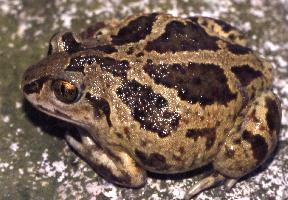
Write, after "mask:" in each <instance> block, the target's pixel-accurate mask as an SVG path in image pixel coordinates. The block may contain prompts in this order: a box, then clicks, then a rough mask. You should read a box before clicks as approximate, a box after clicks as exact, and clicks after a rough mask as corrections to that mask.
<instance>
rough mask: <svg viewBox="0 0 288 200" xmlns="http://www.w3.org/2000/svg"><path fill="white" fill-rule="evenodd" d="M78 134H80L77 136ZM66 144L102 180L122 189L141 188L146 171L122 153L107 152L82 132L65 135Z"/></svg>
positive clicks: (144, 181)
mask: <svg viewBox="0 0 288 200" xmlns="http://www.w3.org/2000/svg"><path fill="white" fill-rule="evenodd" d="M79 133H80V134H79ZM65 139H66V141H67V143H68V144H69V145H70V146H71V147H72V148H73V149H74V150H75V151H76V152H77V153H78V154H79V155H80V156H81V157H82V158H83V159H84V160H85V161H86V162H87V163H88V164H89V165H90V166H91V167H92V168H93V169H94V170H95V171H96V172H97V173H98V174H99V175H100V176H102V177H104V179H106V180H108V181H110V182H112V183H114V184H117V185H121V186H124V187H132V188H135V187H141V186H143V185H144V184H145V183H146V171H145V170H143V169H142V168H140V167H139V166H137V164H136V163H135V162H134V160H133V159H132V158H131V157H130V156H129V155H128V154H126V153H125V152H123V151H120V150H119V151H117V152H116V151H115V152H114V151H113V152H112V151H107V150H104V149H103V148H101V147H100V146H99V145H98V144H96V143H95V142H94V141H93V140H92V139H91V138H90V137H89V136H88V135H87V134H86V132H85V131H83V130H80V129H79V130H78V133H77V135H73V136H72V135H71V134H66V135H65Z"/></svg>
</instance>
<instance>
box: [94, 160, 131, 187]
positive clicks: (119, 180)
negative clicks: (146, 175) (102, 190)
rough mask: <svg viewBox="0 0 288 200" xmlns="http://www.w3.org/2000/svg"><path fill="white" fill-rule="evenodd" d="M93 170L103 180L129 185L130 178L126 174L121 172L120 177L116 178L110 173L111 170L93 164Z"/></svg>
mask: <svg viewBox="0 0 288 200" xmlns="http://www.w3.org/2000/svg"><path fill="white" fill-rule="evenodd" d="M91 166H93V169H94V170H95V171H96V172H97V173H99V174H100V176H102V177H104V178H105V179H107V180H109V181H111V182H113V183H118V184H123V185H131V176H129V174H128V173H127V172H124V171H121V175H119V176H116V175H114V174H113V173H112V171H111V169H109V168H108V167H106V166H104V165H95V163H93V165H91Z"/></svg>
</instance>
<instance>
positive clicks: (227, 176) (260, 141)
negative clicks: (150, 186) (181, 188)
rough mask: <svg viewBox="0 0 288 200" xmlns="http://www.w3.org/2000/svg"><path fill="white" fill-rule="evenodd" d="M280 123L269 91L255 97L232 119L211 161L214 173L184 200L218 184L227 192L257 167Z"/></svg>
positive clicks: (273, 143)
mask: <svg viewBox="0 0 288 200" xmlns="http://www.w3.org/2000/svg"><path fill="white" fill-rule="evenodd" d="M280 123H281V108H280V102H279V100H278V98H277V97H276V96H275V95H274V94H273V93H272V92H266V93H263V94H262V95H261V96H260V97H257V98H256V99H255V100H254V102H253V103H251V105H250V106H247V109H245V111H243V113H242V114H241V115H240V116H239V117H238V118H237V119H236V122H235V124H234V128H233V129H232V130H231V131H230V133H229V135H228V136H227V138H226V140H225V142H224V144H223V145H222V146H221V147H220V149H219V152H218V154H217V156H216V157H215V159H214V161H213V166H214V170H215V172H214V173H213V174H212V175H210V176H208V177H206V178H204V179H202V180H201V181H200V182H199V183H197V184H196V185H195V186H193V187H192V189H191V190H189V192H188V193H187V195H186V199H189V198H191V197H193V196H195V195H196V194H198V193H199V192H201V191H203V190H204V189H207V188H210V187H213V186H215V185H216V184H218V183H220V182H222V181H225V185H226V187H227V188H228V189H230V188H231V187H233V185H234V184H235V183H236V182H237V180H238V179H240V178H241V177H243V176H244V175H246V174H248V173H249V172H251V171H253V170H254V169H255V168H257V167H259V166H260V165H261V164H262V163H263V162H264V161H265V160H266V159H267V158H268V157H269V155H271V153H272V152H273V150H274V148H275V146H276V144H277V141H278V134H279V131H280Z"/></svg>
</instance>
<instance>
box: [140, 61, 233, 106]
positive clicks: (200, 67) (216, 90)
mask: <svg viewBox="0 0 288 200" xmlns="http://www.w3.org/2000/svg"><path fill="white" fill-rule="evenodd" d="M143 68H144V71H145V72H146V73H147V74H148V75H149V76H150V77H151V78H152V79H153V80H154V81H155V83H156V84H162V85H164V86H166V87H168V88H174V89H176V90H177V91H178V96H179V97H180V99H181V100H184V101H188V102H189V103H192V104H195V103H200V104H201V105H203V106H206V105H211V104H213V103H215V102H217V103H220V104H225V105H226V104H227V103H228V102H230V101H231V100H234V99H235V98H236V97H237V95H236V94H235V93H232V92H231V91H230V89H229V87H228V85H227V78H226V76H225V74H224V71H223V69H221V68H220V67H219V66H217V65H214V64H198V63H189V64H188V66H184V65H181V64H177V63H175V64H160V65H154V64H153V63H152V61H151V60H148V61H147V64H146V65H145V66H144V67H143Z"/></svg>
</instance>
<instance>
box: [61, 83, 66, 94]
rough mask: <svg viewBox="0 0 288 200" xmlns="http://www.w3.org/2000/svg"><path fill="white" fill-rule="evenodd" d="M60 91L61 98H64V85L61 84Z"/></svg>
mask: <svg viewBox="0 0 288 200" xmlns="http://www.w3.org/2000/svg"><path fill="white" fill-rule="evenodd" d="M60 91H61V94H62V95H63V96H65V94H66V87H65V84H63V83H62V84H61V87H60Z"/></svg>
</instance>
